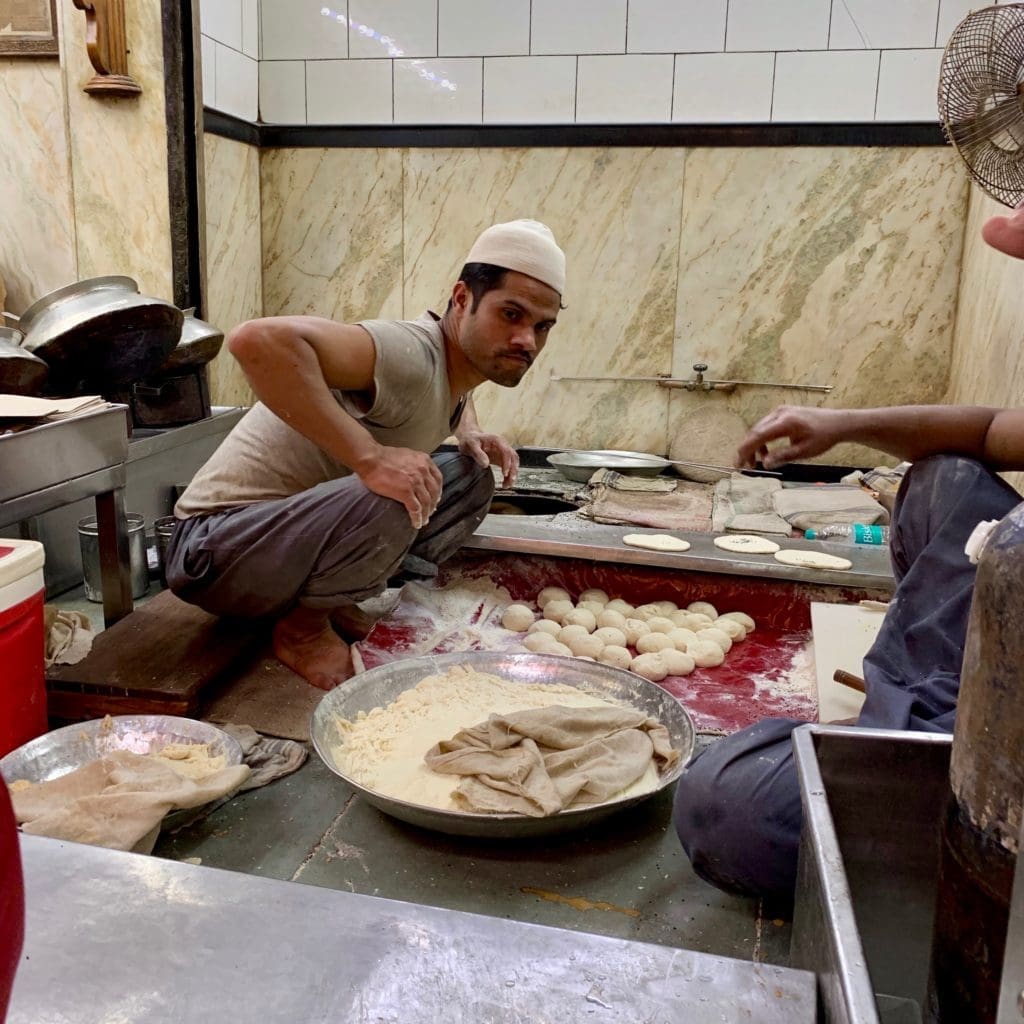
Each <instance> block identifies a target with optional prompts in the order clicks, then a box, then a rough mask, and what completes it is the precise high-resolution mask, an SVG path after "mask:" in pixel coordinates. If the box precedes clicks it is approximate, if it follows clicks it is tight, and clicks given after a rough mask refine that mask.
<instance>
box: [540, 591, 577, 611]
mask: <svg viewBox="0 0 1024 1024" xmlns="http://www.w3.org/2000/svg"><path fill="white" fill-rule="evenodd" d="M571 600H572V598H571V596H570V594H569V591H568V590H563V589H562V588H561V587H545V588H544V589H543V590H542V591H541V592H540V593H539V594H538V595H537V607H538V608H546V607H547V605H548V602H549V601H571Z"/></svg>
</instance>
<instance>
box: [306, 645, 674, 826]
mask: <svg viewBox="0 0 1024 1024" xmlns="http://www.w3.org/2000/svg"><path fill="white" fill-rule="evenodd" d="M460 666H461V667H465V668H472V669H475V670H477V671H479V672H487V673H489V674H491V675H495V676H498V677H499V678H501V679H507V680H509V681H510V682H514V683H558V684H562V685H565V686H575V687H577V688H578V689H580V690H584V691H587V692H590V693H594V694H597V695H598V696H600V697H604V698H608V699H611V700H616V701H621V702H622V703H625V704H631V705H632V706H633V707H635V708H638V709H639V710H641V711H646V712H647V713H648V714H649V715H650V716H651V717H653V718H657V719H659V720H660V721H661V722H662V723H663V724H664V725H665V727H666V728H667V729H668V731H669V735H670V737H671V739H672V746H673V747H675V749H676V750H678V751H679V760H678V761H677V762H676V764H675V765H674V766H673V767H672V768H671V769H670V770H669V771H667V772H666V773H665V774H664V775H663V776H662V777H661V781H660V783H659V785H658V787H657V789H655V790H653V791H652V792H650V793H644V794H642V795H640V796H632V797H626V798H623V799H620V800H613V801H611V802H609V803H606V804H601V805H600V806H597V807H580V808H575V809H572V810H568V811H562V812H560V813H559V814H553V815H550V816H548V817H545V818H531V817H528V816H526V815H521V814H472V813H468V812H462V811H449V810H441V809H440V808H436V807H425V806H423V805H421V804H413V803H408V802H406V801H404V800H398V799H395V798H394V797H389V796H385V795H383V794H381V793H378V792H376V791H375V790H372V789H367V788H366V787H365V786H363V785H362V784H361V783H359V782H357V781H355V780H354V779H352V778H350V777H349V776H348V775H346V774H345V772H344V771H342V769H341V768H340V767H339V766H338V764H337V762H336V761H335V759H334V748H335V747H338V746H341V745H342V744H343V743H344V738H343V736H342V734H341V731H340V730H339V729H338V725H337V722H338V719H340V718H345V719H352V718H354V717H355V716H356V715H357V714H358V713H359V712H360V711H370V710H372V709H373V708H376V707H381V706H385V705H387V704H390V703H391V702H392V701H393V700H395V699H396V698H397V697H398V696H399V695H400V694H401V693H403V692H404V691H405V690H409V689H412V687H414V686H415V685H416V684H417V683H418V682H420V681H421V680H422V679H425V678H426V677H427V676H429V675H435V674H437V673H441V672H447V671H449V670H450V669H453V668H456V667H460ZM310 734H311V737H312V740H313V746H314V747H315V748H316V752H317V753H318V754H319V755H320V757H321V758H322V760H323V762H324V764H326V765H327V767H328V768H330V769H331V771H332V772H334V773H335V775H338V776H340V777H341V778H342V779H344V780H345V782H347V783H348V785H350V786H351V787H352V788H353V789H356V790H358V791H359V792H360V793H361V794H362V795H363V797H364V798H365V799H366V801H367V803H370V804H372V805H373V806H374V807H376V808H378V809H379V810H381V811H384V813H385V814H390V815H391V816H392V817H394V818H399V819H400V820H402V821H407V822H409V823H410V824H413V825H419V826H421V827H422V828H429V829H433V830H435V831H437V832H447V833H449V834H451V835H463V836H481V837H491V838H501V839H512V838H526V837H530V836H544V835H553V834H556V833H561V832H569V831H572V830H574V829H579V828H584V827H586V826H587V825H591V824H593V823H594V822H597V821H600V820H601V819H602V818H606V817H608V816H609V815H612V814H615V813H617V812H618V811H621V810H624V809H625V808H627V807H632V806H633V805H635V804H638V803H640V802H641V801H643V800H646V799H648V798H649V797H651V796H653V795H654V794H655V793H657V792H660V791H661V790H663V789H664V788H665V787H666V786H669V785H671V784H672V783H673V782H675V780H676V779H678V778H679V776H680V775H681V774H682V771H683V768H684V767H685V766H686V763H687V762H688V761H689V759H690V757H691V756H692V755H693V746H694V728H693V722H692V721H691V719H690V716H689V714H688V713H687V711H686V709H685V708H684V707H683V706H682V704H680V703H679V701H677V700H676V699H675V697H673V696H672V695H671V694H669V693H667V692H666V691H665V690H663V689H662V688H661V687H660V686H657V685H656V684H654V683H652V682H649V681H648V680H646V679H643V678H642V677H640V676H638V675H634V674H633V673H632V672H625V671H623V670H621V669H617V668H612V667H611V666H609V665H601V664H597V663H591V662H580V661H576V660H575V659H573V658H564V657H560V656H558V655H545V654H501V653H495V652H490V651H480V652H473V653H465V654H462V653H460V654H441V655H430V656H427V657H421V658H410V659H408V660H406V661H396V662H392V663H389V664H387V665H380V666H378V667H377V668H374V669H370V671H369V672H364V673H363V674H362V675H359V676H356V677H355V678H354V679H350V680H349V681H348V682H347V683H344V684H343V685H341V686H339V687H337V688H336V689H334V690H331V692H330V693H328V694H327V695H326V696H325V697H324V698H323V700H321V701H320V703H319V704H318V705H317V707H316V710H315V711H314V712H313V719H312V723H311V726H310Z"/></svg>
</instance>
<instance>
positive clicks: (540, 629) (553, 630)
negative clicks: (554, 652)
mask: <svg viewBox="0 0 1024 1024" xmlns="http://www.w3.org/2000/svg"><path fill="white" fill-rule="evenodd" d="M564 628H565V627H564V626H560V625H559V624H558V623H557V622H553V621H552V620H551V619H538V620H537V621H536V622H535V623H534V624H533V625H532V626H531V627H530V628H529V629H528V630H527V631H526V635H527V636H530V635H531V634H533V633H547V634H548V636H550V637H556V636H558V634H559V633H560V632H561V631H562V630H563V629H564Z"/></svg>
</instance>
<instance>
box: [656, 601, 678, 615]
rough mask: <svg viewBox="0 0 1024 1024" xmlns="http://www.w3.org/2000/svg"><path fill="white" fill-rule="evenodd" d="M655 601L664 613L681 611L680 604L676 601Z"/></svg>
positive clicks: (669, 613)
mask: <svg viewBox="0 0 1024 1024" xmlns="http://www.w3.org/2000/svg"><path fill="white" fill-rule="evenodd" d="M654 603H655V604H656V605H657V606H658V607H659V608H660V609H661V614H662V615H671V614H672V613H673V612H676V611H679V605H677V604H676V603H675V601H655V602H654Z"/></svg>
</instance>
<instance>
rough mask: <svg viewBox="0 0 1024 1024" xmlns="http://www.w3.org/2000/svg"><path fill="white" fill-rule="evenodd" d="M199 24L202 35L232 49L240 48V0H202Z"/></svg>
mask: <svg viewBox="0 0 1024 1024" xmlns="http://www.w3.org/2000/svg"><path fill="white" fill-rule="evenodd" d="M199 26H200V30H201V31H202V33H203V35H204V36H209V37H210V38H211V39H216V40H217V42H218V43H223V44H224V45H225V46H230V47H231V48H232V49H233V50H241V49H242V0H202V2H201V3H200V5H199Z"/></svg>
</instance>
